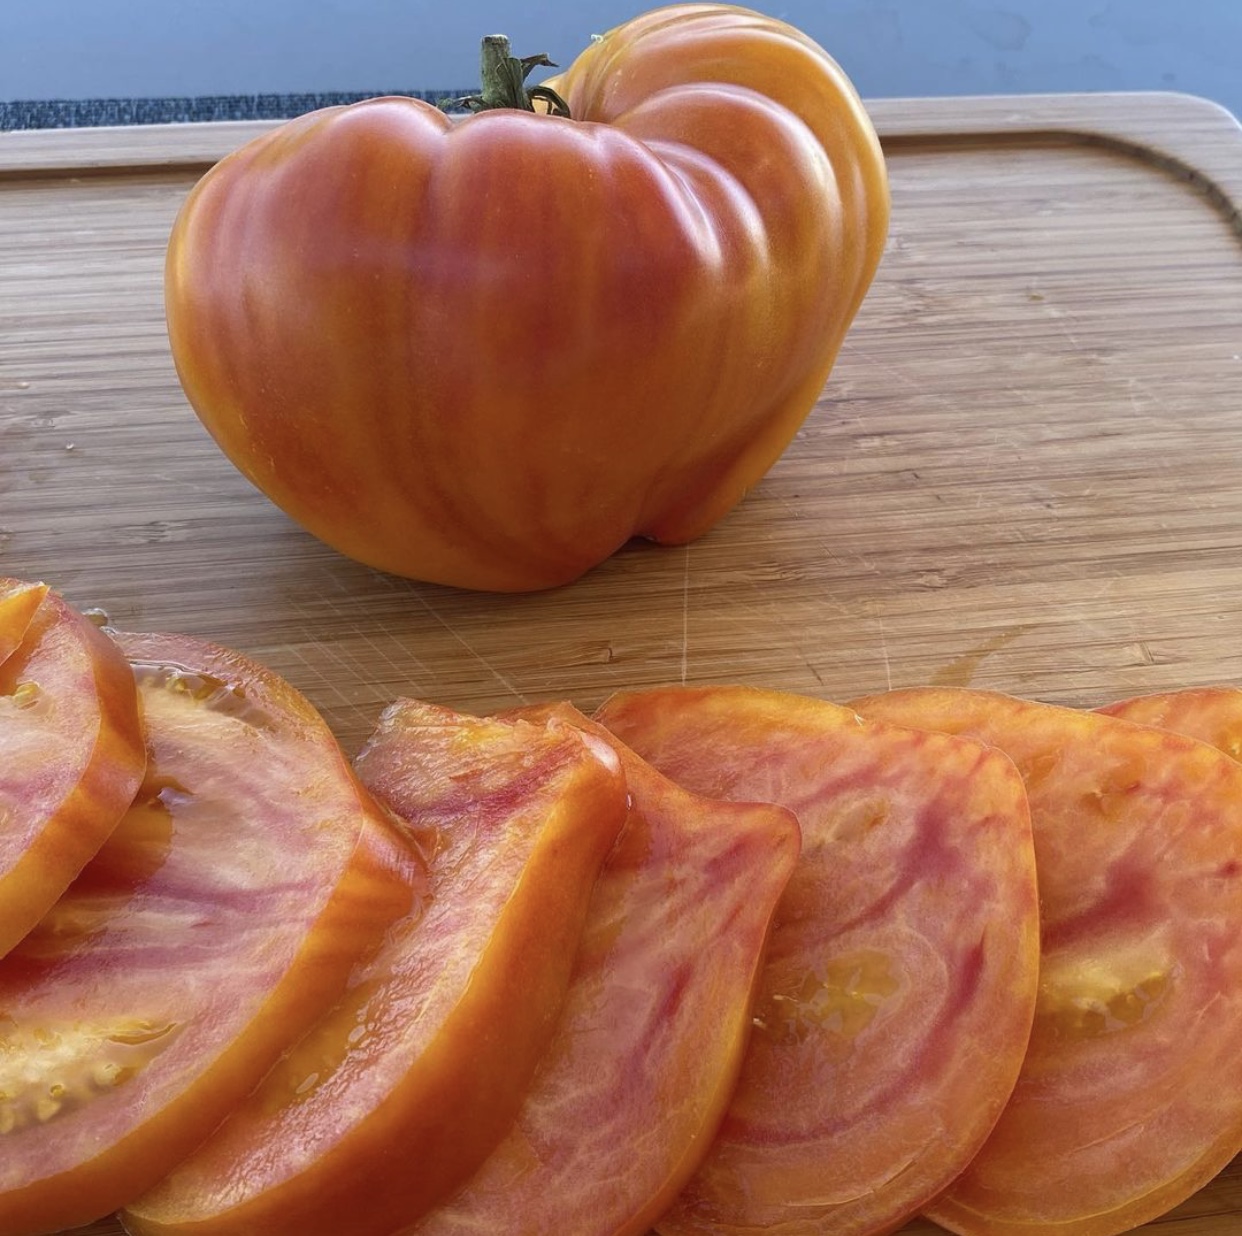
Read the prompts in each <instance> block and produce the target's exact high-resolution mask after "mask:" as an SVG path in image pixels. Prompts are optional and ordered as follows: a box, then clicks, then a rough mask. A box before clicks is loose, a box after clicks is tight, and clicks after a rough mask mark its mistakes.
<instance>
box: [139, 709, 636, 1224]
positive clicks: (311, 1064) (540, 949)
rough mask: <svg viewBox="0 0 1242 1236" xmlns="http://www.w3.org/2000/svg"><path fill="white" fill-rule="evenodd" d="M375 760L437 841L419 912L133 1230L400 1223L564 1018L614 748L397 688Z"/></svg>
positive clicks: (612, 815)
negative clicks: (426, 700) (409, 696)
mask: <svg viewBox="0 0 1242 1236" xmlns="http://www.w3.org/2000/svg"><path fill="white" fill-rule="evenodd" d="M358 767H359V769H360V771H361V774H362V776H363V777H364V779H365V780H366V782H367V783H368V784H369V786H370V787H371V788H372V790H373V791H374V792H375V793H376V794H377V796H378V797H379V798H380V799H381V800H383V801H385V802H386V803H388V804H389V805H390V806H391V807H393V808H394V809H395V810H396V811H398V812H399V813H400V814H401V815H402V816H403V817H404V818H406V819H407V820H408V821H409V824H410V827H411V829H412V830H413V832H414V834H415V835H416V836H417V838H418V839H419V841H420V843H421V845H422V846H423V847H424V849H425V850H426V852H427V853H429V854H430V855H431V856H432V878H431V883H430V887H429V890H428V898H427V902H426V905H425V907H424V910H423V913H422V915H421V918H420V919H413V918H411V919H409V920H407V921H405V922H403V923H402V924H401V925H400V926H399V928H398V929H397V930H396V931H394V932H391V933H390V934H389V936H388V938H387V940H386V941H385V944H384V946H383V948H382V949H381V950H380V951H379V953H378V954H377V955H376V956H375V957H374V958H373V959H372V960H370V961H369V962H368V963H367V964H365V965H364V966H362V967H361V968H360V969H359V970H358V971H357V972H356V973H355V975H354V977H353V978H352V980H351V983H350V990H349V994H348V996H347V998H346V999H345V1000H344V1001H343V1002H342V1003H341V1004H340V1005H339V1006H338V1007H337V1008H336V1009H335V1010H333V1012H332V1013H331V1014H329V1015H328V1016H327V1017H326V1018H325V1019H324V1020H323V1021H322V1022H321V1023H320V1024H319V1025H317V1026H316V1027H315V1028H314V1030H313V1031H312V1032H311V1033H310V1034H309V1035H308V1036H307V1037H306V1038H305V1039H304V1040H303V1041H302V1042H301V1043H299V1044H298V1045H297V1046H296V1047H294V1048H293V1049H292V1050H291V1051H290V1052H289V1053H288V1055H287V1056H286V1057H285V1059H284V1060H282V1061H281V1063H280V1065H279V1066H278V1067H277V1068H276V1069H275V1070H273V1072H272V1073H271V1074H269V1076H268V1077H267V1078H266V1079H265V1081H264V1083H263V1085H262V1086H260V1087H259V1089H258V1090H257V1091H256V1092H255V1093H254V1094H253V1095H252V1096H251V1098H250V1099H249V1100H248V1101H247V1102H246V1103H245V1104H243V1105H242V1106H241V1107H240V1108H239V1109H238V1110H237V1111H236V1112H235V1113H234V1114H233V1116H232V1117H231V1118H230V1119H229V1120H228V1121H227V1122H226V1123H225V1124H224V1126H223V1127H222V1128H221V1129H220V1130H219V1132H218V1133H217V1134H216V1135H215V1136H214V1137H213V1138H212V1139H211V1141H209V1142H208V1143H207V1144H206V1145H205V1146H204V1147H203V1148H202V1149H201V1150H200V1151H199V1152H198V1153H197V1154H196V1155H194V1156H193V1157H192V1158H191V1159H190V1160H189V1161H188V1162H186V1163H184V1164H183V1165H182V1166H181V1167H180V1168H179V1169H178V1170H177V1171H175V1172H174V1173H173V1174H172V1175H171V1177H169V1179H167V1180H166V1181H165V1182H164V1183H163V1184H162V1185H161V1186H160V1187H159V1188H157V1189H155V1190H154V1191H153V1192H152V1193H151V1194H150V1195H148V1196H147V1197H145V1198H142V1199H141V1200H139V1201H138V1202H137V1203H136V1204H135V1205H133V1206H131V1207H130V1209H129V1210H128V1212H127V1214H126V1223H127V1225H128V1226H129V1227H130V1229H131V1230H132V1231H136V1232H142V1233H153V1234H154V1233H160V1234H164V1236H171V1234H172V1233H182V1232H184V1233H191V1232H192V1233H195V1234H197V1236H208V1234H211V1233H215V1234H218V1236H226V1234H227V1233H231V1232H240V1231H262V1232H264V1233H269V1234H272V1233H283V1232H288V1233H303V1234H311V1233H323V1234H324V1236H335V1234H336V1233H339V1232H342V1231H349V1232H351V1233H354V1234H356V1236H357V1234H362V1233H368V1234H371V1233H373V1234H375V1236H384V1234H386V1233H389V1232H392V1231H395V1230H396V1229H397V1228H398V1227H400V1226H401V1225H402V1223H403V1221H406V1220H409V1219H412V1218H415V1217H417V1216H418V1215H420V1214H422V1213H424V1212H425V1211H427V1210H428V1209H429V1208H430V1207H431V1206H432V1205H433V1204H435V1203H436V1202H438V1201H441V1200H443V1199H444V1197H445V1196H446V1195H447V1194H448V1193H449V1192H450V1191H451V1190H452V1189H453V1188H455V1187H456V1186H458V1185H460V1184H462V1183H463V1182H464V1181H465V1179H466V1178H467V1177H468V1176H469V1175H470V1173H471V1172H472V1171H473V1170H474V1169H475V1168H476V1167H477V1166H478V1165H479V1163H480V1162H481V1161H482V1160H483V1158H484V1157H485V1156H486V1155H487V1153H488V1152H489V1151H490V1150H491V1149H492V1148H493V1147H494V1146H495V1144H496V1143H497V1142H498V1141H499V1140H500V1138H501V1137H502V1136H503V1134H504V1133H505V1131H506V1130H507V1128H508V1126H509V1125H510V1124H511V1123H512V1120H513V1117H514V1115H515V1113H516V1111H517V1108H518V1105H519V1103H520V1101H521V1097H522V1095H523V1094H524V1092H525V1090H526V1087H527V1086H528V1084H529V1082H530V1078H531V1074H532V1073H533V1071H534V1068H535V1065H536V1064H537V1062H538V1060H539V1059H540V1057H541V1056H542V1054H543V1052H544V1050H545V1049H546V1047H547V1044H548V1041H549V1039H550V1037H551V1034H552V1030H553V1027H554V1025H555V1022H556V1016H557V1011H558V1009H559V1007H560V1005H561V1001H562V999H563V997H564V993H565V987H566V984H567V982H568V980H569V970H570V965H571V963H572V960H573V956H574V951H575V949H576V947H577V940H578V936H579V935H580V933H581V930H582V924H583V919H584V916H585V914H586V907H587V900H588V898H589V896H590V890H591V887H592V884H593V883H594V880H595V876H596V874H597V872H598V870H599V867H600V864H601V863H602V862H603V860H604V857H605V855H606V854H607V852H608V850H609V849H610V848H611V847H612V845H613V843H614V842H615V840H616V837H617V832H618V830H619V829H620V827H621V823H622V821H623V819H624V816H625V801H626V790H625V781H624V778H623V776H622V773H621V769H620V767H619V764H618V762H617V759H616V757H615V756H614V755H613V754H612V752H611V750H609V749H608V748H607V747H606V746H604V745H602V744H600V743H598V742H594V741H590V740H588V739H586V738H585V737H584V736H583V735H581V734H580V733H578V732H577V731H575V730H573V729H571V728H569V727H567V726H564V725H559V724H557V725H536V724H532V723H530V722H525V721H512V722H510V721H499V720H496V721H484V720H479V719H477V718H471V717H465V716H461V715H458V714H454V713H451V712H449V711H448V710H447V709H442V708H434V707H431V706H429V705H422V704H417V703H413V702H409V703H404V704H400V705H396V706H394V707H393V708H392V709H390V710H389V711H388V712H387V713H386V714H385V716H384V718H383V720H382V722H381V725H380V728H379V730H378V732H377V733H376V735H375V736H374V737H373V738H372V740H371V742H370V743H369V744H368V746H367V748H366V750H365V751H364V752H363V753H362V755H361V756H360V758H359V760H358Z"/></svg>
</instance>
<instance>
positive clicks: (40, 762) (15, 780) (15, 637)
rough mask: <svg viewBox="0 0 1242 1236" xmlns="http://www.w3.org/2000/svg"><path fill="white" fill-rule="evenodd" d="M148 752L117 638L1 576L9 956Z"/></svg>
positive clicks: (3, 930)
mask: <svg viewBox="0 0 1242 1236" xmlns="http://www.w3.org/2000/svg"><path fill="white" fill-rule="evenodd" d="M146 761H147V757H146V750H145V748H144V746H143V737H142V725H141V722H140V720H139V716H138V697H137V692H136V691H135V690H134V678H133V674H132V673H131V672H130V669H129V666H128V664H127V663H126V661H125V658H124V657H123V656H122V655H121V653H120V652H119V651H118V650H117V648H116V646H115V645H114V644H113V643H112V641H111V640H109V639H108V638H107V636H105V635H104V634H102V632H100V631H99V630H98V629H97V628H96V627H95V626H94V624H93V623H91V622H89V621H88V620H87V619H86V618H84V617H83V616H82V615H81V614H79V613H77V612H75V611H74V610H73V609H71V608H70V607H69V606H68V605H66V604H65V602H64V601H63V600H62V599H61V598H60V597H58V596H57V595H56V594H55V593H53V592H49V591H48V589H47V588H46V587H44V586H43V585H42V584H23V583H21V582H19V581H17V580H7V579H6V580H0V957H3V956H4V954H6V953H7V952H8V951H9V950H10V949H11V948H13V946H14V945H16V944H17V942H18V941H19V940H20V939H21V938H22V937H23V936H24V935H26V934H27V932H29V931H30V930H31V929H32V928H33V927H34V925H35V924H36V923H37V922H38V921H39V919H40V918H41V917H42V916H43V914H45V913H46V912H47V910H48V909H49V908H50V907H51V906H52V904H53V903H54V902H55V901H56V899H57V898H58V897H59V896H60V895H61V894H62V893H63V892H64V891H65V889H66V888H67V887H68V886H69V884H70V883H71V882H72V881H73V879H74V877H75V876H76V875H77V874H78V872H80V871H81V870H82V868H83V866H85V864H86V863H87V862H88V861H89V860H90V858H91V857H92V856H93V855H94V854H95V853H96V852H97V851H98V849H99V847H100V846H102V845H103V844H104V842H105V841H106V840H107V839H108V837H109V836H110V835H111V834H112V831H113V829H115V828H116V826H117V825H118V824H119V823H120V821H121V817H122V816H123V815H124V814H125V810H126V808H127V807H128V806H129V804H130V803H131V802H132V801H133V797H134V794H135V793H136V792H137V790H138V785H139V783H140V782H141V780H142V773H143V769H144V767H145V766H146ZM2 1007H3V1006H0V1008H2ZM0 1024H3V1023H2V1022H0ZM2 1067H3V1066H2V1065H0V1068H2ZM3 1089H4V1087H3V1086H2V1085H0V1090H3ZM3 1110H4V1108H3V1100H2V1099H0V1113H2V1112H3ZM3 1124H4V1117H3V1115H0V1129H2V1128H3ZM0 1144H2V1143H0Z"/></svg>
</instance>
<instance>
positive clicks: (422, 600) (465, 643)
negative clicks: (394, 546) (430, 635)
mask: <svg viewBox="0 0 1242 1236" xmlns="http://www.w3.org/2000/svg"><path fill="white" fill-rule="evenodd" d="M414 595H415V596H416V597H417V598H418V602H419V604H420V605H422V607H423V608H424V609H425V610H426V611H427V612H428V613H429V614H430V615H431V616H432V618H434V619H435V620H436V622H438V623H439V624H440V625H441V626H442V627H443V628H444V629H445V630H446V631H447V632H448V633H449V634H450V635H451V636H452V637H453V638H454V639H455V640H456V641H457V642H458V643H459V644H460V645H461V646H462V647H463V648H464V649H465V650H466V651H467V652H468V653H469V654H470V655H471V656H472V657H473V658H474V659H475V660H476V661H477V662H478V663H479V664H480V665H481V666H482V667H483V668H484V669H485V670H487V672H488V673H489V674H491V675H492V676H493V677H494V678H495V679H496V681H497V682H498V683H500V684H501V686H503V687H504V688H505V690H506V691H508V692H509V693H510V694H511V695H513V697H514V698H515V699H516V700H517V701H518V703H519V704H529V703H530V700H528V699H527V698H526V696H525V695H523V694H522V692H521V691H519V690H518V687H517V684H516V683H514V682H513V681H512V680H511V679H510V678H507V677H506V676H505V675H504V674H502V673H501V672H500V670H498V669H497V668H496V667H495V666H494V665H493V664H492V663H491V662H490V661H489V660H488V659H487V658H486V657H485V656H483V654H482V653H481V652H479V651H478V649H477V648H475V647H474V645H473V644H471V643H470V641H469V640H467V639H465V638H464V637H463V636H462V634H461V633H460V632H459V631H456V630H455V629H454V628H453V626H452V624H451V623H449V622H447V621H446V620H445V619H444V618H442V617H441V616H440V615H439V614H438V613H437V612H436V611H435V609H434V608H433V606H432V604H431V602H430V601H428V600H427V598H426V597H425V596H423V595H422V594H421V593H417V592H416V593H415V594H414Z"/></svg>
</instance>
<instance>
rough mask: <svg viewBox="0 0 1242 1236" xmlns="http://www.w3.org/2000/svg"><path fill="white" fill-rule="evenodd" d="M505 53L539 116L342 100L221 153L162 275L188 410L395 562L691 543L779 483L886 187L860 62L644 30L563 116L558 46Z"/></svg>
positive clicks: (724, 8) (711, 11) (722, 22)
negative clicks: (545, 70)
mask: <svg viewBox="0 0 1242 1236" xmlns="http://www.w3.org/2000/svg"><path fill="white" fill-rule="evenodd" d="M518 66H520V68H521V71H520V72H519V71H517V68H518ZM493 67H495V66H493ZM500 67H501V68H502V69H505V68H507V69H508V70H509V71H510V72H509V76H510V79H511V83H510V84H511V85H513V86H515V87H516V89H515V90H514V91H513V92H512V93H511V95H509V96H501V101H502V102H503V103H507V104H511V105H507V106H500V107H493V108H491V109H489V110H483V111H479V112H477V113H476V114H474V115H472V116H469V117H467V118H466V119H464V120H461V121H458V122H455V121H453V120H451V119H449V118H448V117H446V116H445V115H444V114H443V113H442V112H440V111H437V110H436V109H435V108H433V107H431V106H429V105H428V104H425V103H422V102H420V101H417V100H413V99H407V98H386V99H378V100H371V101H367V102H363V103H358V104H354V105H353V106H349V107H340V108H328V109H325V110H323V111H319V112H315V113H312V114H310V115H308V116H304V117H301V118H300V119H297V120H295V121H292V122H290V123H289V124H287V125H284V126H282V127H280V128H278V129H275V130H273V131H271V132H269V133H267V134H265V135H264V136H262V137H260V138H258V139H256V140H255V141H253V142H251V143H249V144H248V145H246V146H244V147H243V148H242V149H240V150H238V151H236V152H235V153H233V154H232V155H230V156H228V157H227V158H225V159H224V160H222V161H221V162H220V163H219V164H218V165H217V166H216V167H215V168H213V169H212V170H211V171H210V172H209V173H208V174H207V175H206V176H205V177H204V178H203V179H202V180H201V181H200V182H199V184H198V185H197V186H196V187H195V189H194V190H193V191H192V192H191V194H190V196H189V198H188V200H187V201H186V203H185V205H184V208H183V210H182V212H181V214H180V216H179V218H178V220H177V223H176V225H175V227H174V230H173V234H172V238H171V243H170V247H169V254H168V264H167V286H166V296H167V312H168V325H169V336H170V340H171V344H172V351H173V356H174V358H175V360H176V364H177V368H178V372H179V374H180V377H181V381H182V384H183V386H184V388H185V391H186V394H187V395H188V397H189V399H190V402H191V403H192V404H193V406H194V408H195V410H196V411H197V413H198V415H199V416H200V417H201V419H202V420H203V422H204V423H205V424H206V426H207V428H208V429H209V430H210V432H211V433H212V435H213V436H214V437H215V438H216V440H217V442H218V443H219V444H220V446H221V447H222V448H223V449H224V451H225V453H226V454H227V455H228V456H229V457H230V458H231V459H232V461H233V462H234V463H235V464H236V465H237V467H238V468H240V469H241V471H242V472H243V473H244V474H245V475H246V476H247V477H249V478H250V480H251V481H252V482H253V483H254V484H255V485H257V486H258V487H259V488H260V489H261V490H263V491H264V492H265V493H266V494H267V495H268V496H269V497H270V498H272V499H273V500H274V501H275V502H276V503H278V504H279V505H280V506H281V507H283V508H284V510H285V511H287V512H288V513H289V514H290V515H291V516H292V517H293V518H294V519H296V520H297V521H299V522H300V523H301V524H302V525H303V526H305V527H306V528H307V529H308V530H309V531H311V532H312V533H314V534H315V535H316V536H318V537H320V538H321V539H323V540H324V541H327V542H328V543H329V544H331V545H333V546H335V547H336V548H337V549H338V550H340V551H341V552H343V553H345V554H348V555H350V556H351V557H354V558H357V559H360V560H361V561H363V562H366V563H368V564H370V565H372V566H375V567H379V568H381V569H383V570H387V571H391V572H394V573H397V574H401V575H408V576H412V577H414V578H418V579H423V580H430V581H434V582H438V583H444V584H453V585H458V586H462V587H468V588H478V589H490V590H498V591H500V590H503V591H522V590H529V589H536V588H544V587H550V586H553V585H557V584H562V583H566V582H568V581H570V580H572V579H574V578H576V577H577V576H578V575H580V574H581V573H582V572H584V571H586V570H588V569H589V568H590V567H592V566H593V565H595V564H596V563H598V562H600V561H602V560H603V559H604V558H606V557H607V556H608V555H610V554H611V553H613V552H614V551H615V550H616V549H617V548H618V547H620V546H621V545H622V544H623V543H624V542H625V541H626V540H627V539H628V538H630V537H631V536H644V537H648V538H651V539H654V540H656V541H660V542H665V543H684V542H686V541H689V540H692V539H693V538H695V537H697V536H699V535H700V534H702V533H703V532H705V531H707V529H709V528H710V527H711V526H712V525H713V524H714V523H715V522H716V521H717V520H719V519H720V518H721V517H722V516H723V515H725V514H726V513H727V512H728V511H729V510H730V509H731V508H732V507H733V506H734V505H735V504H736V503H737V502H738V501H739V500H740V499H741V498H742V497H743V495H744V494H745V493H746V491H747V490H748V489H749V488H750V487H752V486H753V485H754V484H755V483H756V482H757V481H758V480H759V479H760V478H761V477H762V476H763V474H764V473H765V472H766V471H767V470H768V468H769V467H770V466H771V465H772V464H773V462H774V461H775V460H776V459H777V458H778V456H779V455H780V454H781V452H782V451H783V450H784V448H785V447H786V445H787V444H788V443H789V441H790V439H791V438H792V437H793V435H794V433H795V432H796V430H797V429H798V427H799V425H800V424H801V422H802V421H803V420H804V418H805V417H806V415H807V413H808V412H809V411H810V409H811V408H812V407H813V406H814V404H815V401H816V400H817V398H818V397H819V395H820V393H821V391H822V389H823V386H824V383H825V381H826V379H827V377H828V373H829V370H830V369H831V366H832V363H833V361H834V359H835V357H836V354H837V351H838V349H839V347H840V345H841V341H842V338H843V336H844V334H845V331H846V329H847V327H848V326H849V324H850V321H851V320H852V318H853V316H854V314H855V312H856V310H857V309H858V306H859V303H860V302H861V300H862V298H863V295H864V293H865V292H866V289H867V287H868V285H869V283H870V281H871V278H872V275H873V273H874V271H875V268H876V266H877V264H878V261H879V257H880V253H881V250H882V248H883V244H884V238H885V234H886V230H887V224H888V189H887V180H886V176H885V170H884V161H883V156H882V154H881V152H880V148H879V144H878V142H877V140H876V137H875V133H874V131H873V129H872V127H871V125H870V122H869V121H868V118H867V116H866V114H865V112H864V110H863V108H862V105H861V104H860V102H859V99H858V96H857V94H856V93H855V91H854V89H853V87H852V86H851V85H850V83H849V81H848V80H847V78H846V77H845V75H844V74H843V73H842V71H841V70H840V68H839V67H838V66H837V65H836V64H835V63H834V62H833V60H832V59H831V58H830V57H829V56H828V55H827V54H826V53H825V52H824V51H823V50H822V49H821V48H820V47H818V46H817V45H816V44H815V43H814V42H813V41H812V40H811V39H809V38H807V37H806V36H805V35H803V34H801V33H799V32H798V31H796V30H794V29H792V28H791V27H789V26H788V25H785V24H783V23H782V22H779V21H776V20H774V19H772V18H769V17H765V16H762V15H760V14H758V13H753V12H749V11H747V10H744V9H739V8H735V7H732V6H729V5H720V4H690V5H678V6H674V7H671V8H665V9H659V10H656V11H654V12H651V13H648V14H646V15H645V16H642V17H639V18H637V19H636V20H634V21H632V22H630V23H628V24H626V25H624V26H621V27H619V28H618V29H616V30H614V31H612V32H611V33H610V34H608V35H606V36H604V37H603V38H602V39H600V40H598V41H596V42H595V43H593V44H592V45H591V46H590V47H588V48H587V50H586V51H585V52H583V54H582V55H581V56H580V57H579V58H578V59H577V60H576V61H575V62H574V64H573V65H571V66H570V68H569V69H568V70H567V71H566V72H565V73H564V74H563V75H562V76H561V77H560V78H559V79H558V80H557V81H556V83H555V85H556V89H557V90H558V91H559V95H560V96H563V99H564V101H565V103H566V104H567V105H568V112H569V115H568V116H566V115H563V114H548V113H547V111H546V110H545V109H544V108H543V107H542V106H541V107H540V109H539V110H536V109H535V106H534V104H533V103H532V102H531V101H530V99H529V97H528V96H527V94H526V92H525V90H524V89H522V88H521V82H522V78H523V76H524V73H525V72H526V71H528V70H529V68H530V67H532V62H531V61H527V62H520V61H516V60H508V61H507V62H504V63H502V64H501V66H500ZM500 76H502V77H503V76H504V74H503V73H501V74H500ZM491 85H492V94H491V96H489V103H494V102H495V101H496V89H495V83H494V82H493V83H492V84H491ZM534 91H535V93H536V94H539V93H542V92H541V91H540V88H538V87H536V88H534ZM563 110H564V109H562V108H561V107H559V106H556V107H555V108H554V111H555V112H561V111H563Z"/></svg>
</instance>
